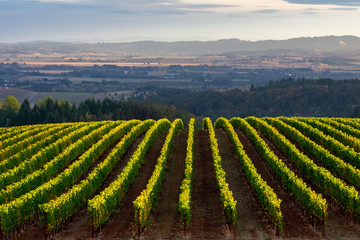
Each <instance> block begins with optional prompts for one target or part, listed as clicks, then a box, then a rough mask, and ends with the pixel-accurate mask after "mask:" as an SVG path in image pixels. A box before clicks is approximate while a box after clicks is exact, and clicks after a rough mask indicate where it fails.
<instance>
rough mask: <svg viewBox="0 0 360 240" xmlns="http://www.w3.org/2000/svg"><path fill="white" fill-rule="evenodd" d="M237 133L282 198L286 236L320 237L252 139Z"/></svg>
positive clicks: (269, 183)
mask: <svg viewBox="0 0 360 240" xmlns="http://www.w3.org/2000/svg"><path fill="white" fill-rule="evenodd" d="M237 133H238V136H239V139H240V141H241V143H242V144H243V146H244V150H245V152H246V154H247V155H248V156H249V158H250V159H251V160H252V162H253V164H254V165H255V167H256V169H257V172H258V173H259V174H261V177H262V178H263V179H264V180H265V181H266V182H267V184H268V185H269V186H270V187H271V188H272V189H273V190H274V192H275V193H276V195H277V196H278V197H279V198H280V199H281V200H282V202H281V211H282V213H283V219H284V236H285V237H287V238H312V239H314V238H320V237H321V234H320V233H319V232H318V231H316V229H314V228H313V227H312V226H311V224H310V223H309V221H308V219H306V218H305V217H304V216H303V215H302V213H301V211H300V209H299V208H298V207H297V206H296V205H295V204H294V203H293V202H292V201H291V199H290V198H289V195H288V194H287V192H286V191H285V190H284V189H282V188H281V182H280V181H279V179H277V178H276V177H274V176H273V175H272V173H271V172H270V170H269V168H268V166H267V163H266V162H265V160H264V159H263V158H262V156H261V155H260V154H259V153H258V152H257V150H256V149H255V148H254V146H253V144H252V143H251V141H250V140H249V139H248V138H247V137H246V136H245V134H244V133H242V132H241V131H239V130H237Z"/></svg>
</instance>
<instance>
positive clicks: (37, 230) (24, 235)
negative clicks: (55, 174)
mask: <svg viewBox="0 0 360 240" xmlns="http://www.w3.org/2000/svg"><path fill="white" fill-rule="evenodd" d="M122 137H123V136H122ZM122 137H120V138H119V139H118V140H117V141H116V142H115V143H114V144H112V145H111V146H110V147H109V148H108V149H107V150H106V151H105V152H104V153H103V154H102V155H101V156H100V157H99V158H98V159H96V161H95V162H94V163H93V164H92V165H91V166H90V168H89V171H86V173H84V174H83V175H82V176H80V178H79V179H78V180H77V181H76V182H75V184H74V185H76V184H78V183H79V182H80V181H81V180H83V179H85V178H86V177H87V176H88V175H89V173H90V172H91V170H92V169H93V168H94V167H95V166H96V165H97V164H98V163H100V162H102V161H103V160H104V159H105V158H106V157H107V156H108V154H109V153H110V152H111V150H112V149H113V148H114V147H115V146H116V144H118V143H119V142H120V141H121V139H122ZM99 141H101V139H100V140H98V141H97V142H99ZM97 142H96V143H97ZM96 143H94V144H96ZM90 147H91V146H88V148H87V149H86V150H85V151H83V152H82V153H81V154H80V155H79V156H78V158H76V159H75V160H74V161H72V162H71V163H70V164H69V165H67V166H66V167H65V168H63V169H62V170H61V171H60V172H59V174H61V173H62V172H64V171H65V169H67V168H68V167H69V166H70V165H71V164H73V163H74V162H76V161H78V160H79V158H80V157H81V156H82V155H83V154H84V153H85V152H86V151H87V150H88V149H89V148H90ZM74 185H73V186H74ZM84 212H85V214H86V211H85V208H84V209H81V210H80V211H79V213H78V214H76V217H75V218H74V220H75V221H73V222H74V223H75V222H76V223H75V224H76V225H77V226H78V225H82V224H86V223H87V219H86V218H85V220H86V221H84V220H83V219H82V218H83V217H82V216H83V215H84ZM77 220H79V222H77ZM70 226H71V223H70V224H69V226H67V227H70ZM67 227H66V228H67ZM44 228H45V226H44V225H42V224H41V223H40V222H38V221H34V222H32V223H30V224H29V226H28V227H25V228H24V229H25V230H22V231H21V233H20V234H18V235H17V236H16V237H15V239H45V229H44ZM60 234H62V233H60ZM79 234H80V235H82V234H83V233H79ZM50 237H51V236H48V238H50ZM55 238H58V235H57V236H55Z"/></svg>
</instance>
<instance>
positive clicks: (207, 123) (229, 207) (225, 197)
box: [203, 118, 237, 223]
mask: <svg viewBox="0 0 360 240" xmlns="http://www.w3.org/2000/svg"><path fill="white" fill-rule="evenodd" d="M219 121H221V120H219ZM218 124H219V122H218ZM218 124H216V123H215V126H216V127H217V126H218ZM203 129H207V130H208V131H209V137H210V145H211V152H212V156H213V162H214V167H215V177H216V182H217V185H218V187H219V191H220V200H221V203H222V205H223V208H224V210H225V213H226V218H227V221H228V223H235V222H236V216H237V210H236V200H235V199H234V197H233V193H232V191H230V189H229V184H228V183H227V180H226V173H225V171H224V169H223V168H222V159H221V156H220V152H219V147H218V143H217V139H216V136H215V131H214V128H213V126H212V122H211V120H210V118H204V120H203Z"/></svg>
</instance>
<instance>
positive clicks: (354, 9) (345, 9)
mask: <svg viewBox="0 0 360 240" xmlns="http://www.w3.org/2000/svg"><path fill="white" fill-rule="evenodd" d="M329 10H335V11H356V10H358V8H350V7H349V8H329Z"/></svg>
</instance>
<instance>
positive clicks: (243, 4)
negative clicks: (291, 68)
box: [0, 0, 360, 43]
mask: <svg viewBox="0 0 360 240" xmlns="http://www.w3.org/2000/svg"><path fill="white" fill-rule="evenodd" d="M359 23H360V0H343V1H337V0H313V1H310V0H241V1H240V0H223V1H214V0H191V1H190V0H57V1H55V0H19V1H18V0H0V42H3V43H4V42H24V41H35V40H53V41H55V40H61V41H69V40H72V41H78V40H86V41H89V40H92V41H133V40H145V39H150V40H158V41H175V40H215V39H225V38H239V39H243V40H264V39H287V38H293V37H301V36H326V35H356V36H360V27H359Z"/></svg>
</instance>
